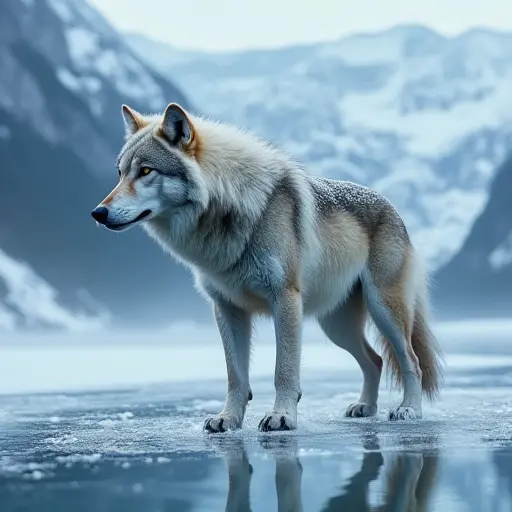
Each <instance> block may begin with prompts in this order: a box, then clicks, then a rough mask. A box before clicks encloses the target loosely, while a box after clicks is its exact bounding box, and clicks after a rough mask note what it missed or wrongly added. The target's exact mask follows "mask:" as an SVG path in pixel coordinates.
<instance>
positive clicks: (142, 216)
mask: <svg viewBox="0 0 512 512" xmlns="http://www.w3.org/2000/svg"><path fill="white" fill-rule="evenodd" d="M151 213H153V212H152V211H151V210H144V211H143V212H142V213H141V214H140V215H137V217H135V219H133V220H130V221H129V222H123V223H122V224H110V223H106V224H105V227H106V228H108V229H110V230H111V231H123V229H126V228H127V227H128V226H131V225H132V224H136V223H137V222H140V221H141V220H142V219H145V218H146V217H147V216H148V215H151Z"/></svg>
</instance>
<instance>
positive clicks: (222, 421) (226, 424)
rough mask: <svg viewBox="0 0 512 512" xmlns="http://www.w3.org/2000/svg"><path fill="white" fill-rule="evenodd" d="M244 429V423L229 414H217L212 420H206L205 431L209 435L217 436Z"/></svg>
mask: <svg viewBox="0 0 512 512" xmlns="http://www.w3.org/2000/svg"><path fill="white" fill-rule="evenodd" d="M239 428H242V422H241V421H240V420H239V419H237V418H235V417H233V416H228V415H227V414H222V413H220V414H217V416H212V417H211V418H206V420H205V422H204V427H203V429H204V430H205V431H206V432H208V433H209V434H216V433H218V432H226V430H236V429H239Z"/></svg>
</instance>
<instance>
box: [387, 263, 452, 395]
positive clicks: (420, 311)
mask: <svg viewBox="0 0 512 512" xmlns="http://www.w3.org/2000/svg"><path fill="white" fill-rule="evenodd" d="M417 273H418V274H419V275H418V277H419V278H420V279H418V280H417V283H416V285H417V288H416V300H415V304H414V312H413V319H412V320H413V323H412V325H413V327H412V335H411V346H412V350H413V351H414V353H415V354H416V357H417V358H418V360H419V365H420V369H421V372H422V380H421V387H422V390H423V393H424V394H425V395H426V396H427V398H428V399H429V400H433V399H435V398H436V397H437V395H438V394H439V387H440V385H441V381H442V365H443V355H442V352H441V349H440V347H439V344H438V342H437V339H436V337H435V336H434V334H433V333H432V331H431V330H430V327H429V322H428V317H429V293H428V283H427V277H426V275H425V274H424V273H423V272H420V271H419V269H418V270H417ZM379 341H380V344H381V345H382V352H383V354H382V356H383V359H384V360H385V361H386V365H387V368H388V370H389V371H390V373H391V376H392V378H393V379H394V381H395V384H397V385H399V386H400V387H403V376H402V372H401V370H400V363H399V361H398V358H397V356H396V352H395V350H394V348H393V347H392V345H391V344H390V343H389V342H388V341H387V340H386V339H385V338H384V337H382V336H379Z"/></svg>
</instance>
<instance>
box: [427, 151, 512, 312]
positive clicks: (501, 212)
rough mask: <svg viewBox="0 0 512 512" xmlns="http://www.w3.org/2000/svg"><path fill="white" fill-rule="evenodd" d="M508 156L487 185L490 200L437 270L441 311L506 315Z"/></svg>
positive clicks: (511, 162)
mask: <svg viewBox="0 0 512 512" xmlns="http://www.w3.org/2000/svg"><path fill="white" fill-rule="evenodd" d="M511 190H512V156H511V157H509V158H508V159H507V160H506V161H505V162H504V163H503V165H501V166H500V167H499V169H498V172H497V174H496V176H495V177H494V179H493V180H492V184H491V187H490V194H489V200H488V202H487V204H486V206H485V208H484V210H483V212H482V213H481V214H480V215H479V216H478V217H477V219H476V221H475V223H474V225H473V227H472V229H471V232H470V234H469V236H468V237H467V239H466V240H465V241H464V244H463V246H462V248H461V250H460V251H459V252H458V253H457V254H456V255H455V256H454V258H453V259H452V260H451V261H450V262H449V263H448V264H447V265H445V266H443V267H442V268H441V269H439V272H438V273H437V275H436V283H437V284H436V295H437V302H438V305H439V306H440V307H439V308H438V309H440V310H442V309H444V307H445V306H446V307H448V308H449V309H450V310H452V311H453V310H454V309H455V308H454V307H453V305H454V304H456V305H457V306H458V308H457V309H458V315H460V316H476V315H479V316H483V315H485V316H499V315H505V316H510V311H512V202H511V200H510V191H511Z"/></svg>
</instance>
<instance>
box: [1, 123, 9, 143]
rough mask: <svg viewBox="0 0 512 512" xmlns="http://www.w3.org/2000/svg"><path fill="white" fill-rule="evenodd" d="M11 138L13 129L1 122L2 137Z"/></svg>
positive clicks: (4, 138) (3, 138)
mask: <svg viewBox="0 0 512 512" xmlns="http://www.w3.org/2000/svg"><path fill="white" fill-rule="evenodd" d="M10 138H11V130H9V128H8V127H7V126H4V125H1V124H0V139H2V140H7V139H10Z"/></svg>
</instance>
